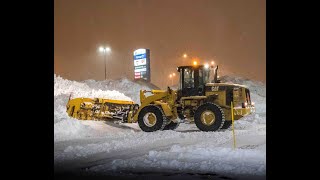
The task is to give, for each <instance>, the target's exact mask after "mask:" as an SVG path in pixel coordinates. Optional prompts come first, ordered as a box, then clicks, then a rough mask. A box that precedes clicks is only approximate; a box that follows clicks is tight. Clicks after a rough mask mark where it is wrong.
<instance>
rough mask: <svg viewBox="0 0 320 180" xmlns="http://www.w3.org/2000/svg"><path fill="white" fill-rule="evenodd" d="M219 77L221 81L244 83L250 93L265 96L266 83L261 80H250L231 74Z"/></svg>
mask: <svg viewBox="0 0 320 180" xmlns="http://www.w3.org/2000/svg"><path fill="white" fill-rule="evenodd" d="M219 79H220V80H221V82H226V83H235V84H242V85H246V86H248V88H249V89H250V93H253V94H257V95H259V96H262V97H266V85H265V84H264V83H262V82H259V81H252V80H250V79H247V78H243V77H237V76H233V75H225V76H221V77H220V78H219Z"/></svg>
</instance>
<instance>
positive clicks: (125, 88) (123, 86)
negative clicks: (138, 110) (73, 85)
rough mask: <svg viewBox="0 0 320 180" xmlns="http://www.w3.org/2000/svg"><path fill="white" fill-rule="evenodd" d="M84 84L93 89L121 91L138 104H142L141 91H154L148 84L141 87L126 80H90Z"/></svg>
mask: <svg viewBox="0 0 320 180" xmlns="http://www.w3.org/2000/svg"><path fill="white" fill-rule="evenodd" d="M83 82H84V83H85V84H86V85H87V86H88V87H90V88H91V89H103V90H114V91H119V92H121V93H123V94H124V95H125V96H127V97H130V98H131V99H132V100H133V101H134V102H135V103H137V104H140V90H152V89H153V87H152V86H148V85H147V84H145V85H141V84H138V83H136V82H133V81H131V80H129V79H126V78H122V79H118V80H106V81H95V80H91V79H90V80H86V81H83Z"/></svg>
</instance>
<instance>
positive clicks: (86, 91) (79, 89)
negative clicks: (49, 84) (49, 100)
mask: <svg viewBox="0 0 320 180" xmlns="http://www.w3.org/2000/svg"><path fill="white" fill-rule="evenodd" d="M102 83H103V82H99V83H95V84H92V83H91V87H90V86H89V85H88V84H86V83H80V82H76V81H70V80H66V79H63V78H61V77H60V76H58V77H57V76H56V75H54V96H58V95H61V94H67V95H70V94H71V93H72V96H71V97H72V98H77V97H87V98H105V99H116V100H128V101H132V99H131V98H129V97H127V96H126V95H124V94H123V93H120V92H119V91H115V90H110V89H108V87H107V86H104V87H103V86H102V85H101V84H102ZM93 87H94V88H93Z"/></svg>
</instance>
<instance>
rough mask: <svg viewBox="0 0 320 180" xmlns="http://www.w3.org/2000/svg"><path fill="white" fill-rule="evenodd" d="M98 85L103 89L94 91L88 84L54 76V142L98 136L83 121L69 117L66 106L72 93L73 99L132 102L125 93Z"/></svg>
mask: <svg viewBox="0 0 320 180" xmlns="http://www.w3.org/2000/svg"><path fill="white" fill-rule="evenodd" d="M91 85H93V84H91ZM96 85H97V87H101V89H99V88H95V89H92V88H91V87H89V86H88V85H87V84H86V83H80V82H76V81H70V80H66V79H63V78H61V77H60V76H56V75H54V141H65V140H70V139H79V138H86V137H91V136H97V132H95V130H94V129H93V128H92V127H90V126H88V125H85V124H84V122H83V121H79V120H77V119H74V118H70V117H69V116H68V115H67V113H66V104H67V102H68V98H69V95H70V93H72V98H76V97H88V98H95V97H96V98H107V99H117V100H129V101H131V100H132V99H131V98H129V97H127V96H125V95H124V94H123V93H120V92H118V91H115V90H112V91H110V90H107V89H106V87H102V86H101V83H98V84H96ZM93 86H94V85H93Z"/></svg>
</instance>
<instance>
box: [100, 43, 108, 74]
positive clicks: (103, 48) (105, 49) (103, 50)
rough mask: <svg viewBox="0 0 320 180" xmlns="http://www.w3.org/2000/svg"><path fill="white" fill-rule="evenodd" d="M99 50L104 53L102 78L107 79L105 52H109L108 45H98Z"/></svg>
mask: <svg viewBox="0 0 320 180" xmlns="http://www.w3.org/2000/svg"><path fill="white" fill-rule="evenodd" d="M99 52H101V53H103V55H104V79H105V80H106V79H107V53H109V52H111V49H110V47H103V46H100V47H99Z"/></svg>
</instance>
